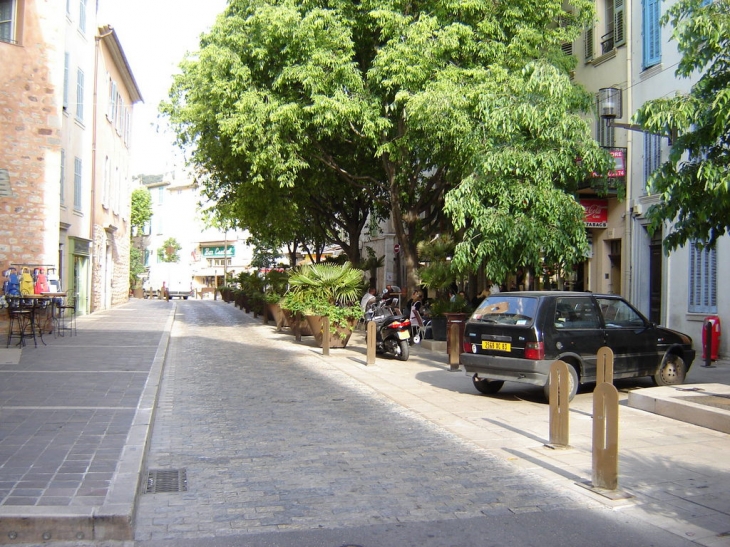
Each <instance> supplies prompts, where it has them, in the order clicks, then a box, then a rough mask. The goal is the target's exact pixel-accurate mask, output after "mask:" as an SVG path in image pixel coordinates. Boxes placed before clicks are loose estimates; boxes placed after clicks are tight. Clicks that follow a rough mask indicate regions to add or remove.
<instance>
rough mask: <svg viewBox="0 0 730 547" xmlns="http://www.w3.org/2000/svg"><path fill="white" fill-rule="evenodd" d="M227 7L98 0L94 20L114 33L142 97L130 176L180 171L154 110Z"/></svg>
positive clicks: (205, 0)
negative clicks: (186, 57) (184, 61)
mask: <svg viewBox="0 0 730 547" xmlns="http://www.w3.org/2000/svg"><path fill="white" fill-rule="evenodd" d="M225 6H226V0H202V1H201V0H99V12H98V18H97V22H98V24H99V26H103V25H107V24H108V25H110V26H112V27H113V28H114V30H115V31H116V33H117V36H118V38H119V41H120V42H121V44H122V48H123V49H124V54H125V55H126V57H127V61H128V62H129V66H130V68H131V70H132V74H134V78H135V80H136V81H137V86H138V87H139V89H140V91H141V93H142V98H143V99H144V103H137V104H136V105H135V107H134V118H133V120H134V121H133V124H134V126H133V134H132V175H139V174H147V175H151V174H161V173H163V172H166V171H171V170H172V169H174V168H175V167H179V168H182V167H183V165H182V163H183V161H182V159H180V156H179V149H177V148H176V147H175V146H174V145H173V136H172V134H171V132H170V131H169V130H167V131H165V130H164V121H163V128H162V129H161V128H160V127H159V124H160V120H158V106H159V104H160V101H162V100H164V99H166V98H167V96H168V91H169V89H170V85H171V84H172V75H173V74H174V73H176V72H178V68H177V67H178V65H179V64H180V61H182V59H183V57H184V55H185V53H186V52H187V51H196V50H197V49H198V45H199V38H200V35H201V34H202V33H204V32H206V31H208V30H209V29H210V28H211V26H212V25H213V24H214V23H215V19H216V16H217V15H218V14H219V13H221V12H223V10H224V9H225Z"/></svg>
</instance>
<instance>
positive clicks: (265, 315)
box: [261, 304, 269, 325]
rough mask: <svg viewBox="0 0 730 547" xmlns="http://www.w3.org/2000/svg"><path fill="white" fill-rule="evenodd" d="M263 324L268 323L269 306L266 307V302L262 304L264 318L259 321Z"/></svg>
mask: <svg viewBox="0 0 730 547" xmlns="http://www.w3.org/2000/svg"><path fill="white" fill-rule="evenodd" d="M261 322H262V323H263V324H264V325H268V324H269V308H267V307H266V304H264V318H263V319H262V321H261Z"/></svg>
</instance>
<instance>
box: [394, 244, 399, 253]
mask: <svg viewBox="0 0 730 547" xmlns="http://www.w3.org/2000/svg"><path fill="white" fill-rule="evenodd" d="M393 252H394V253H395V254H398V253H399V252H400V245H399V244H398V243H396V244H395V245H393Z"/></svg>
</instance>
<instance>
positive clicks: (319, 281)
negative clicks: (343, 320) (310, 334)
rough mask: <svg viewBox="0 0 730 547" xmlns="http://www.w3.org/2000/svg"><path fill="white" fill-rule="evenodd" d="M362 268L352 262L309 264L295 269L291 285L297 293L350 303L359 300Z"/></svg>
mask: <svg viewBox="0 0 730 547" xmlns="http://www.w3.org/2000/svg"><path fill="white" fill-rule="evenodd" d="M362 277H363V272H362V270H358V269H356V268H353V267H352V266H351V265H350V264H344V265H341V266H340V265H337V264H309V265H306V266H301V267H300V268H297V269H296V270H294V271H293V272H292V273H291V275H290V276H289V286H290V288H291V291H293V292H295V293H303V294H305V295H308V296H309V295H311V296H312V297H313V298H314V299H317V300H320V301H322V302H326V303H328V304H331V305H335V304H337V305H349V304H354V303H356V302H357V301H358V298H359V296H360V292H359V291H360V288H361V286H362Z"/></svg>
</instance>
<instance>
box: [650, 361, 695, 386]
mask: <svg viewBox="0 0 730 547" xmlns="http://www.w3.org/2000/svg"><path fill="white" fill-rule="evenodd" d="M686 376H687V365H685V364H684V359H682V358H681V357H680V356H679V355H667V356H666V357H664V361H662V364H661V366H660V367H659V370H657V372H656V374H655V375H654V376H653V377H652V378H653V380H654V383H655V384H656V385H658V386H676V385H678V384H683V383H684V379H685V378H686Z"/></svg>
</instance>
